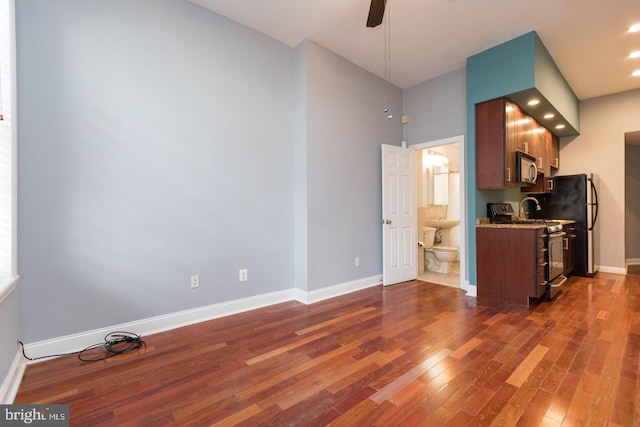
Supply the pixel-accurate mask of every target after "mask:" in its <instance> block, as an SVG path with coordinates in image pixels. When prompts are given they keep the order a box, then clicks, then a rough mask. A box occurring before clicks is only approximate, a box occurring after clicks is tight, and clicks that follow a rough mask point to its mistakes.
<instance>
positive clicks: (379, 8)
mask: <svg viewBox="0 0 640 427" xmlns="http://www.w3.org/2000/svg"><path fill="white" fill-rule="evenodd" d="M386 5H387V0H371V6H369V17H368V18H367V27H371V28H373V27H377V26H378V25H380V24H382V18H383V17H384V8H385V6H386Z"/></svg>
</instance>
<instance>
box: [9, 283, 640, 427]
mask: <svg viewBox="0 0 640 427" xmlns="http://www.w3.org/2000/svg"><path fill="white" fill-rule="evenodd" d="M639 282H640V276H634V275H628V276H623V275H613V274H604V273H600V274H598V275H597V277H596V278H593V279H591V278H579V277H572V278H570V279H569V281H568V282H567V283H566V286H565V287H564V290H563V292H562V293H561V294H560V295H558V297H557V299H555V300H554V301H552V302H541V303H539V304H536V305H534V306H533V307H530V308H526V307H518V306H514V305H510V304H505V303H500V302H496V301H490V300H485V299H476V298H472V297H467V296H466V295H464V293H463V292H462V291H460V290H458V289H454V288H449V287H444V286H439V285H434V284H430V283H425V282H419V281H414V282H407V283H402V284H398V285H394V286H390V287H387V288H384V289H383V288H382V287H376V288H371V289H367V290H364V291H359V292H355V293H352V294H349V295H346V296H342V297H338V298H334V299H330V300H326V301H323V302H320V303H316V304H312V305H309V306H305V305H303V304H300V303H297V302H289V303H284V304H278V305H275V306H271V307H268V308H264V309H260V310H255V311H252V312H248V313H243V314H239V315H234V316H229V317H226V318H222V319H217V320H212V321H208V322H203V323H199V324H197V325H192V326H189V327H184V328H180V329H175V330H172V331H168V332H164V333H160V334H156V335H151V336H147V337H144V339H145V341H146V343H147V344H146V348H145V349H143V350H140V351H137V352H135V353H130V354H125V355H120V356H117V357H114V358H111V359H108V360H107V361H102V362H93V363H84V362H80V361H79V360H78V359H77V358H75V357H74V356H68V357H62V358H58V359H54V360H49V361H45V362H41V363H36V364H31V365H29V366H28V367H27V369H26V372H25V375H24V379H23V381H22V384H21V386H20V389H19V391H18V394H17V397H16V403H47V404H54V403H65V404H69V405H70V412H71V425H73V426H99V425H104V426H116V425H117V426H124V425H131V426H135V425H138V426H158V425H197V426H201V425H223V426H229V425H243V426H258V425H262V426H302V425H308V426H324V425H335V426H351V425H354V426H374V425H375V426H403V427H404V426H444V425H450V426H465V425H471V426H489V425H496V426H498V425H499V426H516V425H518V426H537V425H545V426H560V425H562V426H574V425H575V426H578V425H580V426H582V425H586V426H640V403H639V398H640V394H639V390H640V376H639V370H640V297H639V295H638V291H639V290H638V287H639ZM132 332H135V331H132Z"/></svg>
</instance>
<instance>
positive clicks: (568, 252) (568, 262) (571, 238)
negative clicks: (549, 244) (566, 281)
mask: <svg viewBox="0 0 640 427" xmlns="http://www.w3.org/2000/svg"><path fill="white" fill-rule="evenodd" d="M565 231H566V233H567V235H566V236H565V237H564V241H563V248H564V252H563V255H564V256H563V260H562V261H563V264H564V270H563V271H562V274H564V275H565V276H568V275H569V274H571V272H572V271H573V262H574V258H575V255H574V251H575V238H576V230H575V228H565Z"/></svg>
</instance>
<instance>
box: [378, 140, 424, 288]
mask: <svg viewBox="0 0 640 427" xmlns="http://www.w3.org/2000/svg"><path fill="white" fill-rule="evenodd" d="M415 203H416V152H415V150H413V149H412V148H402V147H397V146H394V145H382V247H383V249H382V261H383V266H382V284H383V285H385V286H386V285H393V284H394V283H399V282H405V281H407V280H413V279H415V278H417V277H418V269H417V267H416V257H417V254H416V250H417V245H418V241H417V234H416V233H417V231H416V227H417V225H416V224H417V208H416V206H415Z"/></svg>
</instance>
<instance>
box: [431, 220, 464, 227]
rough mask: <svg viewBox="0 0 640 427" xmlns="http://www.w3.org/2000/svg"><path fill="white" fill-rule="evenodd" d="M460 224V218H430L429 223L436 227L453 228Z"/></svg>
mask: <svg viewBox="0 0 640 427" xmlns="http://www.w3.org/2000/svg"><path fill="white" fill-rule="evenodd" d="M458 224H460V220H458V219H430V220H429V225H430V226H431V227H435V228H452V227H455V226H456V225H458Z"/></svg>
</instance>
